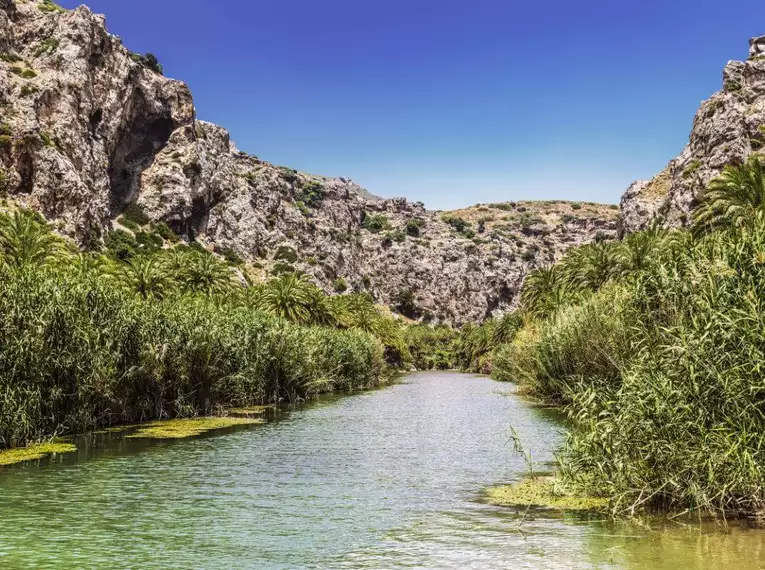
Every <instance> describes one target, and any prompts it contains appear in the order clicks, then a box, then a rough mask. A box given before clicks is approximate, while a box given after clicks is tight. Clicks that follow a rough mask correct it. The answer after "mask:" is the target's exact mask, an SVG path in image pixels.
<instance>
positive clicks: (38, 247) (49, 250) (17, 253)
mask: <svg viewBox="0 0 765 570" xmlns="http://www.w3.org/2000/svg"><path fill="white" fill-rule="evenodd" d="M62 248H63V245H62V242H61V240H59V239H58V238H57V237H56V236H55V235H53V234H52V233H51V231H50V229H49V228H48V227H47V226H46V225H45V223H44V221H43V220H42V219H41V218H40V217H39V215H38V214H35V213H32V212H28V211H18V212H15V213H14V214H13V216H12V217H8V216H6V215H2V216H0V251H1V252H2V259H3V262H4V263H5V264H8V265H11V266H13V267H16V268H19V267H24V266H27V265H44V264H46V263H50V262H51V261H53V260H54V259H55V258H56V257H57V255H59V254H60V253H61V251H62Z"/></svg>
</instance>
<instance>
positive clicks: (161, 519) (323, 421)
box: [0, 372, 765, 570]
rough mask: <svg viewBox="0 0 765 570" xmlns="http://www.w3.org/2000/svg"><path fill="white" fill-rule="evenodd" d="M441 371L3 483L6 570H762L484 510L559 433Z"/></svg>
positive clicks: (685, 539) (745, 540)
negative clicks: (521, 450) (518, 449)
mask: <svg viewBox="0 0 765 570" xmlns="http://www.w3.org/2000/svg"><path fill="white" fill-rule="evenodd" d="M512 390H513V388H512V387H511V386H509V385H506V384H499V383H495V382H493V381H491V380H489V379H487V378H483V377H478V376H470V375H461V374H456V373H444V372H432V373H418V374H413V375H411V376H408V377H407V378H405V379H404V382H403V383H401V384H399V385H395V386H392V387H389V388H385V389H382V390H377V391H372V392H366V393H362V394H357V395H351V396H345V397H337V396H335V397H328V398H324V399H321V400H319V401H318V402H315V403H312V404H310V405H306V406H304V407H301V408H298V409H295V410H291V411H286V412H281V413H279V416H278V417H277V418H275V420H274V421H273V422H271V423H268V424H265V425H260V426H252V427H246V428H238V429H235V430H229V431H227V432H223V433H218V434H214V435H207V436H203V437H200V438H195V439H190V440H182V441H153V442H152V441H143V440H128V439H124V438H122V437H121V436H119V435H110V436H105V437H89V438H84V439H83V440H82V441H81V449H80V451H79V452H78V453H77V454H73V455H70V456H60V457H57V458H56V459H55V460H53V461H40V462H34V463H30V464H26V465H23V466H17V467H12V468H2V469H0V522H1V524H0V568H3V569H5V568H141V569H152V568H184V569H185V568H221V569H228V568H259V569H260V568H264V569H270V568H274V569H287V568H384V569H398V568H480V569H492V568H502V569H505V568H512V569H520V568H539V569H542V568H544V569H554V568H620V569H621V568H636V569H648V568H667V569H669V568H673V569H674V568H714V569H715V570H720V569H724V568H736V569H745V570H746V569H750V568H765V534H763V533H762V532H761V531H752V530H747V529H745V528H739V527H737V528H735V529H733V530H731V531H730V532H728V533H722V532H719V531H716V530H715V531H712V532H710V531H708V530H705V531H704V532H702V531H700V530H699V529H698V527H694V526H691V527H682V526H680V525H676V526H673V527H671V528H670V529H669V530H666V531H661V532H660V531H656V530H650V529H646V528H641V527H637V526H634V525H613V524H608V523H604V522H598V521H593V520H585V519H577V518H571V517H568V518H565V519H560V518H555V517H550V516H548V515H543V514H540V513H536V514H534V513H530V514H529V515H528V516H526V517H524V516H523V513H517V512H514V511H512V510H509V509H502V508H497V507H492V506H490V505H486V504H484V503H483V502H482V501H481V491H482V489H484V488H486V487H487V486H490V485H494V484H498V483H504V482H510V481H513V480H517V479H518V478H520V477H522V475H523V473H524V470H525V467H524V462H523V460H522V459H521V458H519V457H514V456H513V453H512V443H511V441H510V438H509V426H510V425H512V426H513V427H514V428H515V430H516V431H517V432H518V434H519V435H520V437H521V439H522V440H523V442H524V445H525V446H526V447H527V448H528V449H530V450H531V453H532V455H533V459H534V461H535V462H540V463H544V462H547V461H550V460H551V459H552V450H553V449H554V448H555V446H556V445H557V444H558V443H559V442H560V439H561V435H560V430H561V427H560V424H559V423H557V420H556V418H555V417H554V416H553V415H551V414H550V413H549V412H545V411H544V410H539V409H534V408H532V407H530V406H529V405H528V404H526V403H524V402H523V401H521V400H519V399H517V398H516V397H515V396H514V395H513V394H512Z"/></svg>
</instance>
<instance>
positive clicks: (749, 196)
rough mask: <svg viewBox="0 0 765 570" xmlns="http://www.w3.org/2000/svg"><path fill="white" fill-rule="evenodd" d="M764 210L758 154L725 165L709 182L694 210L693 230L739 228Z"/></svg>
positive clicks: (764, 185)
mask: <svg viewBox="0 0 765 570" xmlns="http://www.w3.org/2000/svg"><path fill="white" fill-rule="evenodd" d="M763 212H765V176H763V164H762V161H761V160H760V158H759V157H757V156H755V157H752V158H751V159H749V161H748V162H747V163H746V164H743V165H741V166H726V167H725V170H723V173H722V174H721V175H720V176H719V177H717V178H715V179H714V180H712V181H711V182H710V183H709V188H708V189H707V190H706V191H705V192H704V193H703V194H702V195H701V197H700V203H699V205H698V207H697V208H696V210H694V212H693V230H694V233H695V234H697V235H699V234H702V233H705V232H707V231H709V230H710V229H715V228H719V227H723V226H728V227H741V226H744V225H745V224H747V223H748V222H749V221H750V220H753V219H754V218H755V217H757V216H759V215H762V214H763Z"/></svg>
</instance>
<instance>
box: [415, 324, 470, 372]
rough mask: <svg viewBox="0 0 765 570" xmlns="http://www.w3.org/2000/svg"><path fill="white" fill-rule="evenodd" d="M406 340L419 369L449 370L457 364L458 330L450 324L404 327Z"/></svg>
mask: <svg viewBox="0 0 765 570" xmlns="http://www.w3.org/2000/svg"><path fill="white" fill-rule="evenodd" d="M404 340H405V342H406V344H407V347H408V349H409V354H410V355H411V358H412V365H413V366H414V367H415V368H416V369H417V370H449V369H451V368H455V367H456V366H457V364H456V361H455V355H454V349H455V346H456V341H457V332H456V331H455V330H454V329H452V328H451V327H449V326H446V325H440V326H436V327H432V326H429V325H412V326H409V327H406V329H404Z"/></svg>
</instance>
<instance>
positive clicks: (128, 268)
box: [117, 255, 173, 299]
mask: <svg viewBox="0 0 765 570" xmlns="http://www.w3.org/2000/svg"><path fill="white" fill-rule="evenodd" d="M118 271H119V273H118V275H117V277H118V280H119V282H120V283H121V284H122V285H123V286H125V287H126V288H127V289H128V290H129V291H131V292H132V293H135V294H136V295H138V296H140V297H141V298H143V299H149V298H154V299H162V298H163V297H164V296H165V295H166V294H167V293H168V291H169V290H170V289H171V288H172V286H173V283H172V280H171V278H170V275H169V274H168V272H167V270H166V268H165V267H164V265H163V264H162V262H161V260H160V258H158V257H157V256H143V255H142V256H138V257H134V258H133V259H131V260H130V261H129V262H128V263H126V264H123V265H120V266H119V269H118Z"/></svg>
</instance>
